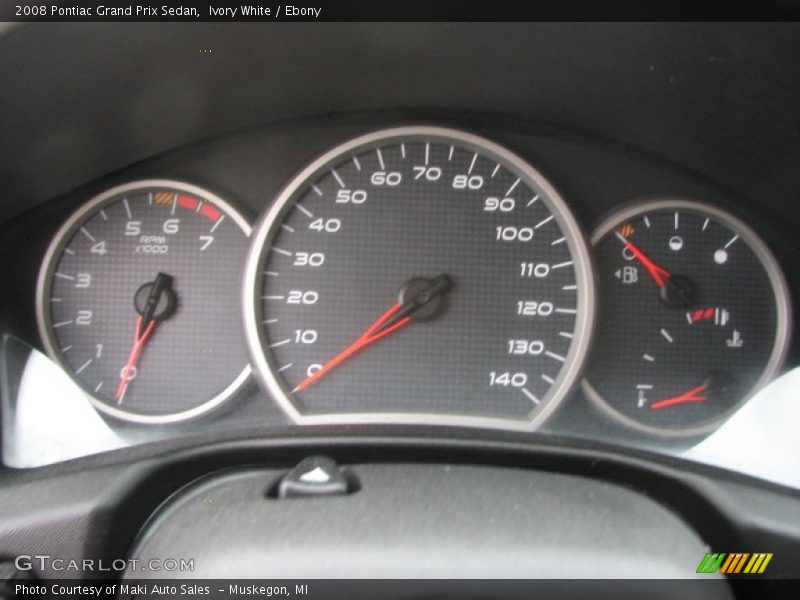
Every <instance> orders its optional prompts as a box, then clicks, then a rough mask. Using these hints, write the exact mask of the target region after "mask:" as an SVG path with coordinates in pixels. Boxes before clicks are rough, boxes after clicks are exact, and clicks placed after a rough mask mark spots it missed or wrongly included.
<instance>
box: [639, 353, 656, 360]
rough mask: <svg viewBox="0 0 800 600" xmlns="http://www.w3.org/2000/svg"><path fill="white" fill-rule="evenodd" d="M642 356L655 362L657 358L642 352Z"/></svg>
mask: <svg viewBox="0 0 800 600" xmlns="http://www.w3.org/2000/svg"><path fill="white" fill-rule="evenodd" d="M642 358H643V359H645V360H646V361H648V362H653V361H654V360H655V358H653V357H652V356H650V355H649V354H642Z"/></svg>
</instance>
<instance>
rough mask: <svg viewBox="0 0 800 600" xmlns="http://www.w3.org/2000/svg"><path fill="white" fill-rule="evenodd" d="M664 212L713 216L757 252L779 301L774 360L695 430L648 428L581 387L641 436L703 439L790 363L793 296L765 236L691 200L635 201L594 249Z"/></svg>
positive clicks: (609, 220) (595, 239)
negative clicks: (618, 230) (622, 228)
mask: <svg viewBox="0 0 800 600" xmlns="http://www.w3.org/2000/svg"><path fill="white" fill-rule="evenodd" d="M664 210H679V211H686V212H690V213H695V214H702V215H706V216H709V217H711V218H713V219H714V220H715V221H717V222H719V223H721V224H722V225H725V226H726V227H728V228H730V229H731V231H733V232H734V233H736V234H738V235H739V239H741V240H742V241H744V242H745V243H746V244H747V246H748V247H749V248H750V249H751V250H752V251H753V253H754V254H755V256H756V258H758V260H759V262H760V263H761V265H762V266H763V267H764V270H765V271H766V273H767V277H768V278H769V281H770V284H771V286H772V291H773V296H774V298H775V308H776V335H775V343H774V345H773V348H772V353H771V355H770V358H769V360H768V361H767V364H766V366H765V368H764V370H763V372H762V374H761V377H760V378H759V379H758V381H757V382H756V383H755V384H754V385H753V387H752V388H751V389H750V390H749V391H748V392H747V394H745V395H744V396H743V397H742V399H741V400H740V401H739V402H737V403H736V404H735V405H734V406H733V407H731V408H730V409H729V410H728V411H726V412H725V413H723V414H722V415H721V416H720V417H719V418H716V419H713V420H710V421H706V422H704V423H701V424H699V425H697V426H693V427H685V428H683V427H682V428H669V429H668V428H661V427H654V426H651V425H645V424H643V423H640V422H638V421H636V420H634V419H631V418H630V417H628V416H626V415H624V414H623V413H621V412H620V411H618V410H616V409H615V408H614V407H613V406H612V405H611V404H610V403H609V402H608V401H607V400H605V399H604V398H603V397H602V396H601V395H600V393H599V392H598V391H597V390H596V389H595V388H594V387H593V386H592V384H591V383H590V382H589V381H588V380H587V379H584V380H583V381H582V382H581V387H582V389H583V391H584V393H585V394H586V396H587V397H588V398H589V400H590V401H591V402H592V403H593V404H594V406H595V407H597V408H598V409H599V410H600V411H601V412H602V413H603V414H605V415H607V416H609V417H610V418H611V419H612V420H614V421H616V422H618V423H621V424H623V425H625V426H626V427H629V428H631V429H634V430H636V431H639V432H641V433H645V434H649V435H656V436H661V437H665V438H679V437H689V436H699V435H704V434H708V433H710V432H712V431H714V430H716V429H717V428H718V427H719V426H720V425H721V424H722V423H724V422H725V421H726V420H727V419H728V418H730V416H731V415H733V414H734V413H735V412H736V411H737V410H738V409H739V408H741V407H742V406H743V405H744V404H745V403H746V402H747V401H748V400H749V399H750V398H751V397H752V396H753V394H755V393H756V392H757V391H758V390H760V389H761V388H762V387H764V386H765V385H766V384H767V383H769V381H771V380H772V378H773V377H774V376H775V375H776V374H777V373H778V371H779V370H780V369H781V367H782V366H783V363H784V361H785V360H786V356H787V354H788V352H789V346H790V342H791V328H790V327H789V324H790V323H791V319H792V306H791V300H790V294H789V286H788V284H787V282H786V278H785V277H784V275H783V272H782V271H781V268H780V266H779V264H778V261H777V259H776V258H775V256H774V255H773V254H772V252H771V251H770V249H769V247H768V246H767V245H766V243H765V242H764V241H763V240H762V239H761V236H759V235H758V234H757V233H756V232H755V231H754V230H753V229H752V228H751V227H750V226H749V225H747V224H746V223H745V222H744V221H742V220H741V219H739V218H738V217H736V216H734V215H732V214H730V213H729V212H727V211H725V210H722V209H720V208H718V207H716V206H714V205H712V204H708V203H706V202H699V201H695V200H687V199H683V198H659V199H649V200H643V201H635V202H633V203H631V204H630V205H629V206H626V207H625V208H623V209H621V210H617V211H615V212H613V213H612V214H610V215H609V216H608V217H606V218H605V219H603V221H601V222H600V224H599V225H598V226H597V227H596V228H595V230H594V231H593V233H592V235H591V237H590V243H591V245H592V247H593V248H594V247H595V246H597V244H598V243H599V242H600V241H601V240H602V239H603V238H604V237H605V236H606V235H608V234H609V233H610V232H611V231H612V230H613V229H614V228H615V227H617V226H618V225H619V224H621V223H624V222H626V221H630V220H632V219H635V218H638V217H641V216H643V215H646V214H649V213H653V212H658V211H664ZM599 276H600V275H599V274H598V277H599ZM596 350H598V349H597V348H595V351H596Z"/></svg>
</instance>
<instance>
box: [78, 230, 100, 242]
mask: <svg viewBox="0 0 800 600" xmlns="http://www.w3.org/2000/svg"><path fill="white" fill-rule="evenodd" d="M81 233H82V234H83V235H85V236H86V237H87V238H89V241H90V242H96V241H97V240H96V239H95V237H94V236H93V235H92V234H91V233H89V230H88V229H86V227H81Z"/></svg>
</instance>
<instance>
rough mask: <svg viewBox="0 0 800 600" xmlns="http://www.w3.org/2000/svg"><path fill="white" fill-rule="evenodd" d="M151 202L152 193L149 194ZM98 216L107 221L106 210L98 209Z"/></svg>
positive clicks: (151, 201)
mask: <svg viewBox="0 0 800 600" xmlns="http://www.w3.org/2000/svg"><path fill="white" fill-rule="evenodd" d="M152 203H153V195H152V194H150V204H152ZM100 217H101V218H102V219H103V221H108V215H107V214H106V211H104V210H101V211H100Z"/></svg>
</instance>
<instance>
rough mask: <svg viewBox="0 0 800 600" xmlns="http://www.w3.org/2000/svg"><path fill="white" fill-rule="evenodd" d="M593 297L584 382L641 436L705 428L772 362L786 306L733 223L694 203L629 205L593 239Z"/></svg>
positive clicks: (774, 269)
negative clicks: (591, 344)
mask: <svg viewBox="0 0 800 600" xmlns="http://www.w3.org/2000/svg"><path fill="white" fill-rule="evenodd" d="M592 243H593V244H594V245H595V256H596V261H597V266H598V271H599V283H598V286H599V287H598V289H599V294H600V298H601V299H602V301H601V307H600V315H601V317H600V318H599V319H598V328H597V337H596V340H595V350H594V351H593V355H592V358H591V361H590V364H589V367H588V368H587V372H586V382H585V383H584V388H585V390H586V391H587V393H588V395H589V396H590V398H592V399H593V400H594V401H595V402H596V403H597V405H598V406H600V407H601V408H602V409H603V410H604V411H606V412H607V413H608V414H610V415H612V416H613V417H614V418H615V419H617V420H619V421H621V422H623V423H625V424H626V425H628V426H631V427H634V428H637V429H639V430H643V431H646V432H649V433H655V434H663V435H690V434H698V433H703V432H706V431H710V430H712V429H713V428H714V427H716V426H717V425H719V423H720V422H721V421H722V420H723V419H725V418H726V417H727V416H729V415H730V414H731V413H732V412H733V411H734V410H735V409H736V408H737V407H738V406H739V405H740V403H742V402H743V401H744V400H746V398H747V397H748V396H749V395H750V394H751V393H752V392H753V391H755V390H756V389H758V388H759V387H760V386H761V385H763V384H764V383H766V382H767V381H768V380H769V379H770V378H771V377H772V375H773V374H774V373H775V372H776V370H777V369H778V368H779V367H780V365H781V363H782V361H783V358H784V356H785V353H786V350H787V347H788V327H787V323H788V320H789V317H788V313H789V302H788V292H787V288H786V284H785V282H784V279H783V276H782V275H781V273H780V271H779V269H778V266H777V264H776V262H775V259H774V258H773V257H772V255H771V254H770V252H769V250H768V249H767V248H766V246H765V245H764V243H763V242H762V241H761V240H760V239H759V238H758V237H757V236H756V234H755V233H754V232H753V231H752V230H751V229H750V228H749V227H747V226H746V225H745V224H744V223H742V222H741V221H740V220H738V219H736V218H734V217H733V216H731V215H729V214H726V213H724V212H722V211H720V210H718V209H716V208H714V207H711V206H707V205H704V204H699V203H695V202H688V201H680V200H664V201H655V202H648V203H643V204H641V205H638V206H636V207H633V208H630V209H627V210H625V211H623V212H621V213H619V214H617V215H615V216H613V217H611V218H610V219H609V220H607V221H606V222H605V223H604V224H603V225H601V226H600V227H599V228H598V230H597V231H596V232H595V234H594V235H593V236H592Z"/></svg>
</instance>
